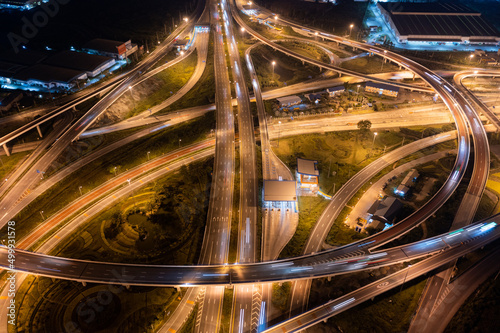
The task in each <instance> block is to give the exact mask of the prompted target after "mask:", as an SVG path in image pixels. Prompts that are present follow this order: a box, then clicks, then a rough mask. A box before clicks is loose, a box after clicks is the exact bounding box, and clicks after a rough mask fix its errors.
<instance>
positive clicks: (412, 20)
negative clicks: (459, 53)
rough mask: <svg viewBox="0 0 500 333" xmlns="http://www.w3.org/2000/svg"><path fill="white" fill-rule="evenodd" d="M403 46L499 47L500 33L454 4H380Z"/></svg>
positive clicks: (477, 16)
mask: <svg viewBox="0 0 500 333" xmlns="http://www.w3.org/2000/svg"><path fill="white" fill-rule="evenodd" d="M377 8H378V9H379V11H380V14H381V15H382V16H383V18H384V20H385V21H386V22H387V24H388V25H389V27H390V28H391V30H392V32H393V34H394V36H395V37H396V39H397V40H398V41H399V42H400V43H408V42H435V43H437V44H446V43H453V44H455V45H458V44H465V45H467V44H475V45H483V44H486V45H497V44H498V43H499V42H500V33H499V32H498V31H497V29H495V27H494V26H493V25H491V24H490V23H488V22H487V21H486V20H485V19H484V18H483V17H482V16H481V13H479V12H476V11H474V10H472V9H470V8H469V7H467V6H465V5H463V4H457V3H455V2H445V3H440V2H431V3H408V2H404V3H402V2H397V3H382V2H378V3H377Z"/></svg>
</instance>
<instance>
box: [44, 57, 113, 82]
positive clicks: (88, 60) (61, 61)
mask: <svg viewBox="0 0 500 333" xmlns="http://www.w3.org/2000/svg"><path fill="white" fill-rule="evenodd" d="M115 62H116V61H115V59H114V58H110V57H105V56H101V55H95V54H88V53H83V52H74V51H63V52H59V53H57V54H55V55H53V56H52V57H50V58H48V59H47V60H45V61H44V62H43V63H44V64H47V65H51V66H57V67H64V68H69V69H74V70H77V71H83V72H85V73H87V76H88V77H96V76H97V75H99V74H101V73H102V72H103V71H105V70H106V69H108V68H110V67H112V66H113V65H114V64H115Z"/></svg>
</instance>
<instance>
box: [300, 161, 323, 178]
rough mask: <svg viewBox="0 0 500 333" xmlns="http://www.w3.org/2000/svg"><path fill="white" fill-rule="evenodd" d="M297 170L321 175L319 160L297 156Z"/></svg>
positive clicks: (304, 173) (305, 173) (302, 172)
mask: <svg viewBox="0 0 500 333" xmlns="http://www.w3.org/2000/svg"><path fill="white" fill-rule="evenodd" d="M297 172H298V173H300V174H302V175H311V176H319V170H318V161H313V160H306V159H303V158H297Z"/></svg>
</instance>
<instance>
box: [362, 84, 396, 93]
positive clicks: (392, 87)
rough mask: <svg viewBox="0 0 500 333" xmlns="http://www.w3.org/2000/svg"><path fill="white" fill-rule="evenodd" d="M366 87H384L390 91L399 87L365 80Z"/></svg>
mask: <svg viewBox="0 0 500 333" xmlns="http://www.w3.org/2000/svg"><path fill="white" fill-rule="evenodd" d="M365 86H366V87H374V88H377V89H384V90H390V91H399V87H396V86H391V85H390V84H385V83H378V82H367V83H366V85H365Z"/></svg>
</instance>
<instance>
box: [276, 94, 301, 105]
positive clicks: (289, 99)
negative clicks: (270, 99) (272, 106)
mask: <svg viewBox="0 0 500 333" xmlns="http://www.w3.org/2000/svg"><path fill="white" fill-rule="evenodd" d="M276 99H277V100H278V103H279V105H280V106H282V107H283V106H292V105H297V104H300V103H302V99H301V98H300V97H299V96H295V95H294V96H285V97H280V98H276Z"/></svg>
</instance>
